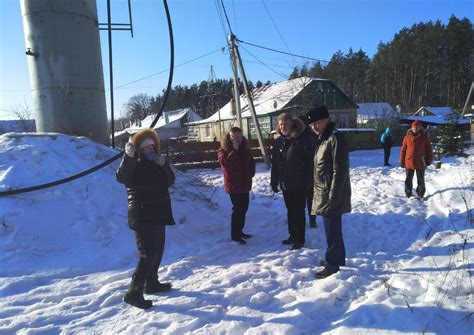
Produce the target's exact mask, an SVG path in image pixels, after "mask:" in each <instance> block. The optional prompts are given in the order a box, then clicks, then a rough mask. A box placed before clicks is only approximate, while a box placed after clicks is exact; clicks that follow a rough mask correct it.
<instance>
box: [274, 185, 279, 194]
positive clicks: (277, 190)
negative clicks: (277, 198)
mask: <svg viewBox="0 0 474 335" xmlns="http://www.w3.org/2000/svg"><path fill="white" fill-rule="evenodd" d="M272 191H273V193H278V192H279V191H280V190H279V189H278V186H276V185H275V186H273V185H272Z"/></svg>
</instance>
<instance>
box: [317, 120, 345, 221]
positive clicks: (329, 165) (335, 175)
mask: <svg viewBox="0 0 474 335" xmlns="http://www.w3.org/2000/svg"><path fill="white" fill-rule="evenodd" d="M311 208H312V210H311V212H312V214H318V215H324V216H333V215H339V214H343V213H349V212H350V211H351V182H350V178H349V146H348V144H347V141H346V138H345V137H344V135H343V134H342V133H341V132H339V131H338V130H337V129H336V128H335V125H334V123H332V122H331V123H329V124H328V125H327V127H326V129H325V130H324V133H323V134H321V135H320V136H319V146H318V147H317V149H316V152H315V154H314V197H313V205H312V207H311Z"/></svg>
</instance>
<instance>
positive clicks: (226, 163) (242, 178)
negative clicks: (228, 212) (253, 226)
mask: <svg viewBox="0 0 474 335" xmlns="http://www.w3.org/2000/svg"><path fill="white" fill-rule="evenodd" d="M217 157H218V159H219V163H220V165H221V169H222V173H223V174H224V190H225V192H226V193H228V194H229V196H230V201H231V202H232V217H231V239H232V241H234V242H237V243H239V244H246V243H247V242H246V241H245V240H246V239H248V238H251V237H252V235H249V234H246V233H244V232H243V229H244V226H245V214H246V213H247V209H248V208H249V192H250V190H251V189H252V178H253V177H254V176H255V161H254V159H253V157H252V154H251V153H250V148H249V143H248V141H247V139H246V138H245V137H244V136H243V134H242V130H241V129H240V128H239V127H233V128H232V129H231V130H230V131H229V132H228V133H227V134H225V135H224V136H223V137H222V139H221V147H220V148H219V151H218V152H217Z"/></svg>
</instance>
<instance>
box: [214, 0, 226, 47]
mask: <svg viewBox="0 0 474 335" xmlns="http://www.w3.org/2000/svg"><path fill="white" fill-rule="evenodd" d="M214 5H215V6H216V10H217V16H218V17H219V21H220V23H221V27H222V31H223V32H224V40H225V41H226V42H227V31H226V29H225V23H224V18H223V17H222V10H221V7H220V6H219V0H214Z"/></svg>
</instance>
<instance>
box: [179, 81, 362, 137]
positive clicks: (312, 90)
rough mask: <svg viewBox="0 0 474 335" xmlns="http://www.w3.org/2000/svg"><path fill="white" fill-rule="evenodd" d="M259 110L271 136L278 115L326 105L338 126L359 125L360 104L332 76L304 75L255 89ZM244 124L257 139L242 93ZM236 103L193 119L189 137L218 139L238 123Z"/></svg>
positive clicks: (264, 128)
mask: <svg viewBox="0 0 474 335" xmlns="http://www.w3.org/2000/svg"><path fill="white" fill-rule="evenodd" d="M252 97H253V102H254V106H255V112H256V114H257V117H258V121H259V123H260V127H261V130H262V135H263V137H264V138H270V137H271V136H272V135H271V132H272V130H274V129H275V126H276V123H277V121H276V120H277V117H278V115H279V114H281V113H284V112H286V113H290V114H292V115H294V116H295V117H297V116H299V115H302V114H305V113H306V112H307V111H308V110H309V109H310V108H312V107H315V106H320V105H326V106H327V107H328V110H329V114H330V117H331V120H332V121H333V122H335V123H336V127H338V128H356V127H357V105H356V104H355V103H354V102H353V101H352V100H351V99H350V98H349V97H348V96H347V95H346V94H345V93H344V92H343V91H342V90H341V89H340V88H339V87H337V86H336V85H335V84H334V83H333V82H331V81H330V80H328V79H321V78H309V77H301V78H296V79H291V80H287V81H283V82H280V83H275V84H272V85H266V86H262V87H258V88H255V89H253V91H252ZM240 106H241V116H242V127H243V132H244V135H245V136H246V137H247V138H249V139H254V138H256V130H255V126H254V124H253V121H252V116H251V113H250V110H249V106H248V104H247V97H246V96H245V94H242V95H241V96H240ZM237 123H238V122H237V113H236V111H235V103H234V101H233V100H231V101H229V102H228V103H227V104H226V105H225V106H224V107H222V108H221V109H219V110H218V111H217V112H215V113H214V114H213V115H211V116H210V117H208V118H207V119H203V120H199V121H195V122H189V123H187V124H186V125H187V126H188V140H194V141H200V142H206V141H216V140H219V139H220V137H221V136H222V135H223V134H224V133H225V132H227V131H229V130H230V129H231V128H232V127H234V126H238V124H237Z"/></svg>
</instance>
